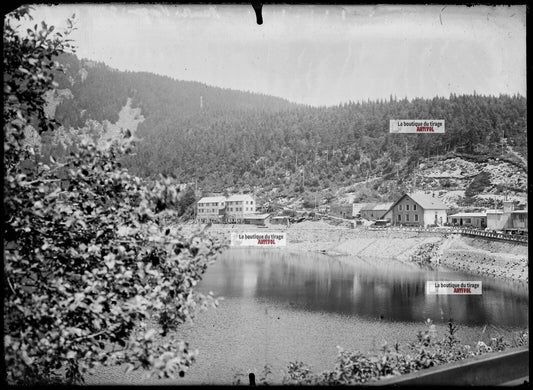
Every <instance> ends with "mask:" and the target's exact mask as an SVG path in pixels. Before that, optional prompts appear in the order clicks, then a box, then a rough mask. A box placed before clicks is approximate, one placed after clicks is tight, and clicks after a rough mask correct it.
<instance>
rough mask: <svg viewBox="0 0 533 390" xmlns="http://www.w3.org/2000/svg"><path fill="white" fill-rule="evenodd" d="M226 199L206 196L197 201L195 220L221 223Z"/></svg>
mask: <svg viewBox="0 0 533 390" xmlns="http://www.w3.org/2000/svg"><path fill="white" fill-rule="evenodd" d="M225 201H226V198H225V197H223V196H208V197H204V198H202V199H200V200H199V201H198V206H197V208H198V213H197V217H196V218H197V219H198V221H199V222H203V223H206V222H222V219H223V217H224V207H225V205H224V204H225Z"/></svg>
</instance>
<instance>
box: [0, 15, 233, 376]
mask: <svg viewBox="0 0 533 390" xmlns="http://www.w3.org/2000/svg"><path fill="white" fill-rule="evenodd" d="M24 18H30V8H29V7H21V8H19V9H17V10H16V11H14V12H12V13H10V14H8V15H7V16H6V18H5V26H6V27H5V30H4V37H3V39H4V53H3V54H4V72H5V73H4V151H5V161H6V163H5V166H4V213H5V214H4V221H5V223H4V228H3V239H4V242H3V243H4V248H5V254H4V256H5V257H4V280H3V282H4V348H5V349H4V354H5V369H6V374H7V382H8V383H9V384H46V383H66V382H68V383H79V382H82V381H83V379H84V376H85V375H86V374H87V373H90V372H91V370H93V369H94V368H95V367H96V366H98V365H112V364H127V365H128V366H129V368H130V369H138V368H145V369H150V370H151V371H150V372H151V374H152V375H155V376H157V377H176V376H178V375H179V376H183V375H185V372H186V371H187V369H188V368H189V367H190V365H191V364H192V363H193V362H194V360H195V356H196V351H194V350H193V349H192V348H190V346H189V345H188V343H187V342H185V341H183V340H176V339H175V338H176V337H175V332H173V330H175V329H176V328H177V327H178V326H180V325H181V324H183V323H184V322H186V321H191V320H192V318H193V317H194V314H195V312H196V311H197V310H199V309H202V308H205V307H207V306H208V305H209V304H213V305H216V300H215V299H214V298H213V297H212V296H210V295H208V296H204V295H202V294H199V293H197V292H196V291H195V290H194V289H193V287H194V286H195V285H196V284H197V282H198V281H199V280H200V279H201V277H202V274H203V273H204V272H205V270H206V267H207V266H208V264H209V263H211V262H212V261H213V259H214V258H215V256H216V255H217V254H218V253H219V252H220V250H221V249H222V247H223V246H222V245H221V243H220V242H219V241H218V240H216V239H212V238H209V237H208V236H206V235H205V234H204V233H203V232H202V231H196V232H192V233H190V234H185V233H183V232H181V231H180V230H177V229H169V228H168V227H167V226H166V225H165V221H166V220H168V218H173V217H175V214H176V211H174V210H175V208H176V205H177V199H178V196H177V192H176V191H175V188H174V187H173V186H172V185H171V183H170V181H169V180H167V181H162V182H156V183H154V184H151V185H150V186H148V185H146V184H144V183H143V181H142V180H140V179H139V178H137V177H134V176H131V175H130V174H129V173H128V171H127V170H125V169H123V168H121V167H120V164H119V162H118V161H117V159H118V158H119V157H120V156H121V155H123V154H124V153H127V152H128V150H127V147H125V146H119V145H117V144H115V145H113V146H111V147H110V148H109V149H107V150H97V149H96V148H95V146H94V145H93V144H91V143H88V142H86V143H82V144H80V145H78V148H77V151H76V152H73V153H71V154H70V155H69V156H66V157H65V158H64V159H63V160H62V161H61V163H58V162H56V161H55V160H53V159H51V160H50V162H47V163H46V164H44V163H43V162H39V163H38V164H36V166H35V169H33V170H29V171H26V172H25V173H24V172H23V171H22V169H21V163H22V162H23V161H25V159H27V158H28V156H29V155H30V154H31V151H29V150H26V149H25V146H24V135H23V131H24V129H25V127H26V126H27V125H28V124H29V123H33V124H34V125H35V126H36V127H37V128H38V131H39V132H43V131H46V130H50V129H53V128H54V127H55V124H54V122H53V121H52V120H51V119H49V118H47V117H46V115H45V114H44V110H43V106H44V98H43V95H44V94H45V93H46V92H47V91H50V90H51V89H52V88H54V82H53V73H52V72H51V71H55V70H57V69H58V66H57V64H56V63H55V62H54V61H53V60H52V58H53V57H54V56H55V55H57V54H58V53H61V52H63V51H64V50H66V49H67V48H68V46H67V43H66V42H67V41H66V40H65V39H64V34H61V33H57V32H56V33H55V34H53V35H52V32H53V31H54V28H53V27H52V26H50V27H49V26H47V25H46V24H45V23H42V24H40V25H35V28H34V29H33V30H28V31H27V34H25V35H22V34H21V33H19V31H18V30H17V29H16V27H15V23H17V22H18V21H21V20H23V19H24ZM69 23H70V22H69ZM67 34H68V30H67Z"/></svg>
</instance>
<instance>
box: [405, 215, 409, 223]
mask: <svg viewBox="0 0 533 390" xmlns="http://www.w3.org/2000/svg"><path fill="white" fill-rule="evenodd" d="M405 221H406V222H409V214H405Z"/></svg>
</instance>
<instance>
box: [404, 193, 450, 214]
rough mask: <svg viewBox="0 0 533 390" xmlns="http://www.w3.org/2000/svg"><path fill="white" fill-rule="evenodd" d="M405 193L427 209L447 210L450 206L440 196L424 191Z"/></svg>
mask: <svg viewBox="0 0 533 390" xmlns="http://www.w3.org/2000/svg"><path fill="white" fill-rule="evenodd" d="M405 195H407V196H408V197H410V198H411V199H412V200H414V201H415V202H416V203H418V204H419V205H420V207H422V208H423V209H426V210H446V209H447V208H448V206H446V205H445V204H444V203H443V202H442V201H441V200H440V199H439V198H435V197H433V196H431V195H428V194H424V193H423V192H413V193H411V194H405ZM405 195H404V196H405ZM400 199H401V198H400ZM396 203H397V202H396Z"/></svg>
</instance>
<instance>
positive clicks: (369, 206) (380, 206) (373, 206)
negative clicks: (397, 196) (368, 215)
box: [361, 202, 392, 211]
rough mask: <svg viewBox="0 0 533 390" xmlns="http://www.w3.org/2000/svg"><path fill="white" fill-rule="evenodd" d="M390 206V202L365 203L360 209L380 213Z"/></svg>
mask: <svg viewBox="0 0 533 390" xmlns="http://www.w3.org/2000/svg"><path fill="white" fill-rule="evenodd" d="M391 206H392V202H388V203H366V204H365V205H364V206H363V207H361V211H382V210H388V209H390V208H391Z"/></svg>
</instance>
